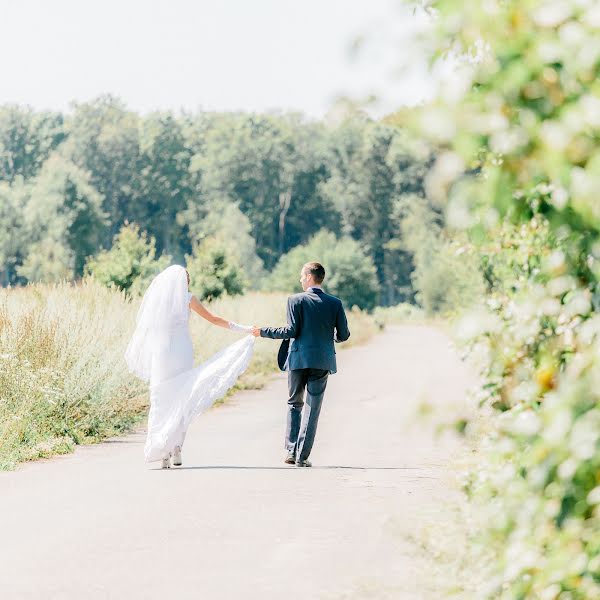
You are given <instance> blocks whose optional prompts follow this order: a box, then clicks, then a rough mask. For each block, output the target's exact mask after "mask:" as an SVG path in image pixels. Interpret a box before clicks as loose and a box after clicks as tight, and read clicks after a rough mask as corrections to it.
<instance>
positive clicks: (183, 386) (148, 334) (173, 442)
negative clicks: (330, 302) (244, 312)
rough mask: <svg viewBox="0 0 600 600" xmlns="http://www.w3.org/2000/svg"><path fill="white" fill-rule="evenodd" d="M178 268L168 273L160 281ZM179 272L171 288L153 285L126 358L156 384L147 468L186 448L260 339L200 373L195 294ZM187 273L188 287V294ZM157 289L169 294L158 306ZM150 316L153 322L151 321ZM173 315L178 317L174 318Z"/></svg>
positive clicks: (235, 347)
mask: <svg viewBox="0 0 600 600" xmlns="http://www.w3.org/2000/svg"><path fill="white" fill-rule="evenodd" d="M176 266H177V265H175V266H173V267H168V269H166V270H165V271H163V273H161V274H159V275H158V276H157V278H156V279H158V278H160V277H161V275H163V274H164V273H165V272H166V271H169V269H171V270H173V269H174V267H176ZM179 269H181V271H180V272H173V271H172V272H171V273H170V274H167V275H166V276H165V277H163V283H167V281H165V280H168V283H167V285H158V286H156V285H154V287H153V284H151V286H150V288H149V289H148V291H147V292H146V295H145V297H144V300H143V302H142V306H141V307H140V311H139V313H138V325H137V328H136V332H135V333H134V336H133V337H132V340H131V341H130V344H129V346H128V348H127V351H126V354H125V357H126V360H127V363H128V365H129V368H130V370H131V371H132V372H134V373H136V374H137V375H138V376H140V377H141V378H142V379H144V380H146V381H149V383H150V412H149V415H148V433H147V438H146V444H145V447H144V456H145V459H146V462H152V461H157V460H162V459H163V458H166V457H168V456H169V454H170V453H171V452H172V451H173V450H174V448H175V446H182V445H183V441H184V438H185V434H186V431H187V428H188V427H189V425H190V423H191V421H192V419H193V418H194V417H196V416H197V415H199V414H201V413H202V412H204V411H205V410H207V409H209V408H210V407H211V406H212V405H213V404H214V403H215V402H216V401H217V400H218V399H219V398H221V397H222V396H223V395H224V394H225V393H226V392H227V391H228V390H229V389H230V388H231V387H232V386H233V385H234V384H235V382H236V381H237V379H238V377H239V376H240V375H241V374H242V373H243V372H244V371H245V370H246V368H247V367H248V364H249V363H250V359H251V357H252V351H253V348H254V337H253V336H250V335H247V336H245V337H243V338H242V339H240V340H238V341H237V342H235V343H233V344H231V345H229V346H227V347H226V348H224V349H223V350H221V351H220V352H217V353H216V354H215V355H213V356H212V357H210V358H209V359H208V360H206V361H205V362H203V363H201V364H200V365H198V366H196V367H194V352H193V347H192V340H191V337H190V331H189V315H190V312H191V309H190V308H189V302H190V300H191V297H192V294H191V293H189V292H188V291H187V277H186V274H185V269H183V267H179ZM181 273H183V277H184V279H183V281H184V282H185V292H184V294H183V293H182V288H181V285H182V279H181ZM169 286H174V290H175V298H173V297H166V296H165V295H164V292H165V290H166V291H167V292H168V290H169ZM157 288H160V290H161V293H163V295H162V297H160V301H157V300H156V296H157ZM171 295H172V294H171ZM146 296H148V298H149V299H148V300H146ZM184 301H185V303H186V304H187V310H186V311H185V312H183V311H182V310H181V307H182V302H184ZM152 307H154V308H155V310H152ZM165 307H167V309H166V310H165ZM147 313H150V315H151V316H152V318H148V314H147ZM165 315H166V316H165ZM173 315H178V316H177V318H174V317H173ZM160 323H163V324H165V325H164V326H163V327H162V329H161V330H160V332H159V333H158V334H157V333H156V331H152V330H153V329H154V330H156V328H157V327H158V326H159V325H158V324H160ZM238 327H239V326H238Z"/></svg>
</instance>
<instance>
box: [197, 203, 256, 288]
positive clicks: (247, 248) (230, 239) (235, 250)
mask: <svg viewBox="0 0 600 600" xmlns="http://www.w3.org/2000/svg"><path fill="white" fill-rule="evenodd" d="M209 205H210V207H211V208H210V210H209V211H208V212H207V214H206V217H205V218H204V219H203V220H202V221H201V222H200V223H199V224H197V225H196V227H195V230H196V232H197V234H196V235H197V236H198V238H197V241H198V242H201V241H202V240H204V239H206V238H213V239H214V240H216V241H218V243H219V245H221V246H222V247H224V248H225V249H226V250H227V252H228V254H229V255H230V256H231V257H232V258H233V259H234V261H235V263H236V264H237V265H239V268H240V271H241V277H242V278H243V280H244V287H249V288H251V289H259V288H260V287H261V285H262V280H263V278H264V276H265V268H264V265H263V262H262V260H260V258H259V257H258V255H257V253H256V242H255V240H254V238H253V237H252V234H251V230H252V225H251V223H250V219H248V217H247V216H246V215H245V214H244V213H243V212H242V211H241V210H240V209H239V208H238V207H237V206H236V205H235V204H234V203H233V202H231V201H229V200H228V199H215V200H212V201H211V202H210V204H209Z"/></svg>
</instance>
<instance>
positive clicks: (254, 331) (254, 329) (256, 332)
mask: <svg viewBox="0 0 600 600" xmlns="http://www.w3.org/2000/svg"><path fill="white" fill-rule="evenodd" d="M252 335H253V336H254V337H260V327H257V326H256V325H253V326H252Z"/></svg>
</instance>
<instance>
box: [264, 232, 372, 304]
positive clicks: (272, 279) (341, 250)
mask: <svg viewBox="0 0 600 600" xmlns="http://www.w3.org/2000/svg"><path fill="white" fill-rule="evenodd" d="M310 261H318V262H320V263H321V264H322V265H323V266H324V267H325V271H326V278H325V283H324V286H325V287H326V288H327V290H328V291H330V292H331V293H332V294H334V295H335V296H339V297H340V298H341V300H342V301H343V302H344V303H345V304H346V305H347V306H349V307H352V306H354V305H356V306H358V307H359V308H364V309H372V308H374V306H375V304H376V301H377V295H378V293H379V284H378V282H377V274H376V270H375V265H374V264H373V261H372V260H371V258H370V257H368V256H367V255H365V253H364V252H363V251H362V249H361V247H360V245H359V244H358V243H357V242H356V241H354V240H353V239H351V238H349V237H344V238H341V239H337V238H336V236H335V235H334V234H333V233H331V232H328V231H321V232H319V233H318V234H317V235H315V236H314V237H313V238H311V240H310V241H309V242H308V243H307V244H305V245H300V246H296V247H295V248H293V249H292V250H290V251H289V252H288V253H287V254H285V255H284V256H282V257H281V258H280V259H279V262H278V263H277V266H276V267H275V269H274V270H273V272H272V273H271V275H270V276H269V278H268V280H267V281H266V284H265V287H266V289H270V290H279V291H287V292H292V291H294V292H301V291H302V287H301V285H300V270H301V268H302V265H304V264H305V263H307V262H310Z"/></svg>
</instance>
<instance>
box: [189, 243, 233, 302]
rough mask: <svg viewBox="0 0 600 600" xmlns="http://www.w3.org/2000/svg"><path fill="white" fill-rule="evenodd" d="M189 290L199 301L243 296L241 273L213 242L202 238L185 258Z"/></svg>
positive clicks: (231, 257) (230, 257) (219, 244)
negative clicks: (188, 275)
mask: <svg viewBox="0 0 600 600" xmlns="http://www.w3.org/2000/svg"><path fill="white" fill-rule="evenodd" d="M185 258H186V265H187V270H188V273H189V274H190V289H191V291H192V292H193V293H194V294H196V296H198V298H200V299H201V300H204V299H206V300H214V299H216V298H219V297H220V296H223V295H225V294H227V295H229V296H236V295H238V294H242V293H243V292H244V280H243V277H242V272H241V270H240V268H239V265H238V264H237V262H236V260H235V258H234V257H233V256H232V255H231V254H230V253H229V252H228V251H227V249H226V247H225V246H224V245H223V244H222V243H221V242H220V241H219V240H218V239H216V238H210V237H209V238H206V239H204V240H202V241H201V242H200V243H198V244H196V245H195V247H194V251H193V253H192V254H191V255H186V257H185Z"/></svg>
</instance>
